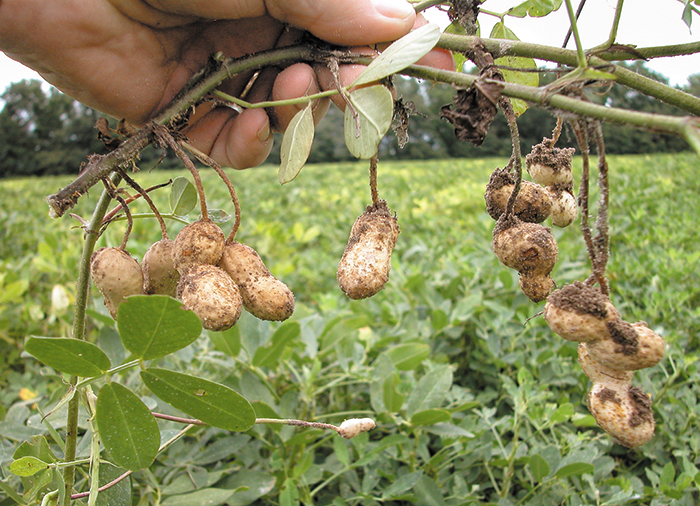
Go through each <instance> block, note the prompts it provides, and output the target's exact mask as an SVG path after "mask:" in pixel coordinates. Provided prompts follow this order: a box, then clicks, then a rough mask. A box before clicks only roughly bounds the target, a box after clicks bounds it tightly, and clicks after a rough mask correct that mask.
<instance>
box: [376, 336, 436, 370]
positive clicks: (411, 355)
mask: <svg viewBox="0 0 700 506" xmlns="http://www.w3.org/2000/svg"><path fill="white" fill-rule="evenodd" d="M384 353H385V354H386V355H387V356H388V357H389V359H391V361H392V362H393V363H394V367H396V368H397V369H398V370H399V371H410V370H411V369H415V368H416V367H418V366H419V365H420V364H421V363H422V362H423V360H425V359H426V358H428V356H430V346H428V345H427V344H423V343H405V344H399V345H397V346H394V347H393V348H390V349H388V350H386V351H385V352H384Z"/></svg>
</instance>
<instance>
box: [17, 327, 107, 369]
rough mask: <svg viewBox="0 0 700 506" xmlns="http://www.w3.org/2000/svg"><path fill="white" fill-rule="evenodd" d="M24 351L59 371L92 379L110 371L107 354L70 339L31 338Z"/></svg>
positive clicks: (87, 343)
mask: <svg viewBox="0 0 700 506" xmlns="http://www.w3.org/2000/svg"><path fill="white" fill-rule="evenodd" d="M24 351H26V352H27V353H29V354H30V355H31V356H33V357H34V358H36V359H38V360H40V361H41V362H43V363H44V364H46V365H48V366H49V367H52V368H54V369H56V370H57V371H60V372H64V373H66V374H70V375H71V376H80V377H83V378H92V377H94V376H100V375H102V374H103V373H104V372H105V371H107V370H109V368H110V367H111V363H110V361H109V358H108V357H107V355H105V353H104V352H103V351H102V350H101V349H99V348H98V347H97V346H95V345H94V344H92V343H89V342H87V341H82V340H80V339H72V338H68V337H36V336H31V337H30V338H29V339H27V342H26V343H25V345H24Z"/></svg>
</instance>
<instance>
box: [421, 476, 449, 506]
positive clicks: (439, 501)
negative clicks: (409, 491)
mask: <svg viewBox="0 0 700 506" xmlns="http://www.w3.org/2000/svg"><path fill="white" fill-rule="evenodd" d="M413 493H414V494H416V498H417V499H418V500H417V501H416V504H420V505H421V506H445V504H446V503H445V498H444V497H442V493H441V492H440V488H439V487H438V486H437V483H435V481H434V480H433V479H432V478H429V477H428V476H423V477H421V479H420V480H418V483H416V484H415V486H414V487H413Z"/></svg>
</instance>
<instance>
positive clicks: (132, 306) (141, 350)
mask: <svg viewBox="0 0 700 506" xmlns="http://www.w3.org/2000/svg"><path fill="white" fill-rule="evenodd" d="M117 328H118V329H119V336H120V337H121V339H122V343H123V344H124V347H125V348H126V349H127V350H129V351H130V352H131V353H132V355H133V356H134V358H141V359H143V360H150V359H153V358H158V357H164V356H165V355H168V354H170V353H173V352H175V351H177V350H181V349H182V348H184V347H186V346H188V345H190V344H191V343H193V342H194V341H195V340H196V339H197V338H198V337H199V335H200V334H201V332H202V322H201V321H200V320H199V318H197V316H196V315H195V314H194V313H193V312H192V311H186V310H185V309H183V307H182V303H181V302H180V301H178V300H175V299H173V298H171V297H168V296H167V295H132V296H131V297H128V298H127V299H126V300H125V301H124V302H122V303H121V304H120V305H119V313H118V315H117Z"/></svg>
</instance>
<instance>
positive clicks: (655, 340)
mask: <svg viewBox="0 0 700 506" xmlns="http://www.w3.org/2000/svg"><path fill="white" fill-rule="evenodd" d="M572 155H573V149H571V148H568V149H557V148H553V147H552V146H551V142H549V140H548V139H545V140H544V141H543V142H542V143H541V144H538V145H537V146H535V147H534V148H533V150H532V152H531V153H530V154H529V155H528V156H527V157H526V162H527V172H528V173H529V174H530V176H531V177H532V179H533V180H534V182H529V181H522V182H521V188H520V192H519V193H518V194H517V196H516V200H515V203H514V205H513V212H512V214H511V215H509V216H508V215H507V214H506V206H507V203H508V200H509V198H510V196H511V194H512V193H513V191H514V188H515V176H514V174H513V173H512V171H509V170H506V169H496V170H495V171H494V172H493V173H492V175H491V178H490V180H489V183H488V185H487V188H486V194H485V196H484V197H485V200H486V207H487V211H488V213H489V214H490V215H491V217H493V218H494V219H495V220H497V223H496V227H495V228H494V231H493V249H494V252H495V253H496V256H497V257H498V259H499V260H500V261H501V262H502V263H503V264H504V265H506V266H507V267H510V268H512V269H515V270H517V271H518V273H519V275H520V288H521V289H522V291H523V293H524V294H525V295H527V296H528V297H529V298H530V299H531V300H533V301H534V302H541V301H545V300H546V301H547V302H546V304H545V309H544V318H545V320H546V322H547V324H548V325H549V327H550V329H551V330H552V331H553V332H554V333H556V334H558V335H560V336H561V337H563V338H564V339H568V340H570V341H575V342H578V343H580V344H579V348H578V355H579V363H580V364H581V367H582V368H583V371H584V373H585V374H586V376H588V378H589V379H590V380H591V381H592V382H593V388H592V389H591V391H590V393H589V395H588V408H589V410H590V412H591V414H592V415H593V417H594V418H595V419H596V422H597V423H598V425H599V426H600V427H601V428H602V429H603V430H605V431H606V432H607V433H608V434H610V435H611V436H612V437H613V438H614V439H615V440H616V441H618V442H619V443H620V444H622V445H624V446H627V447H630V448H634V447H637V446H640V445H642V444H644V443H646V442H647V441H649V439H651V437H652V436H653V435H654V428H655V422H654V416H653V412H652V409H651V399H650V397H649V396H648V395H647V394H646V393H644V392H643V391H642V390H641V389H640V388H639V387H636V386H632V383H631V382H632V376H633V374H634V371H636V370H639V369H644V368H647V367H652V366H654V365H656V364H657V363H658V362H659V361H660V360H661V359H662V358H663V356H664V352H665V343H664V341H663V339H662V338H661V337H660V336H659V335H658V334H656V333H655V332H654V331H652V330H651V329H650V328H649V327H648V326H647V325H646V324H645V323H644V322H638V323H628V322H625V321H624V320H622V319H621V318H620V313H619V312H618V311H617V309H616V308H615V307H614V306H613V304H612V302H611V301H610V299H609V297H607V295H604V294H603V293H601V291H599V290H598V289H596V288H594V287H592V286H588V285H587V284H584V283H580V282H574V283H573V284H571V285H567V286H564V287H563V288H560V289H556V290H555V289H554V288H555V284H554V280H553V279H552V278H551V276H550V273H551V272H552V269H553V268H554V265H555V264H556V262H557V257H558V247H557V243H556V241H555V239H554V236H553V235H552V233H551V230H550V229H549V228H547V227H544V226H543V225H541V223H542V222H543V221H544V220H545V219H547V218H548V217H551V219H552V224H553V225H555V226H559V227H563V226H567V225H570V224H571V223H572V222H573V221H574V220H575V218H576V215H577V206H576V199H575V198H574V195H573V174H572V171H571V157H572Z"/></svg>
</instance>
